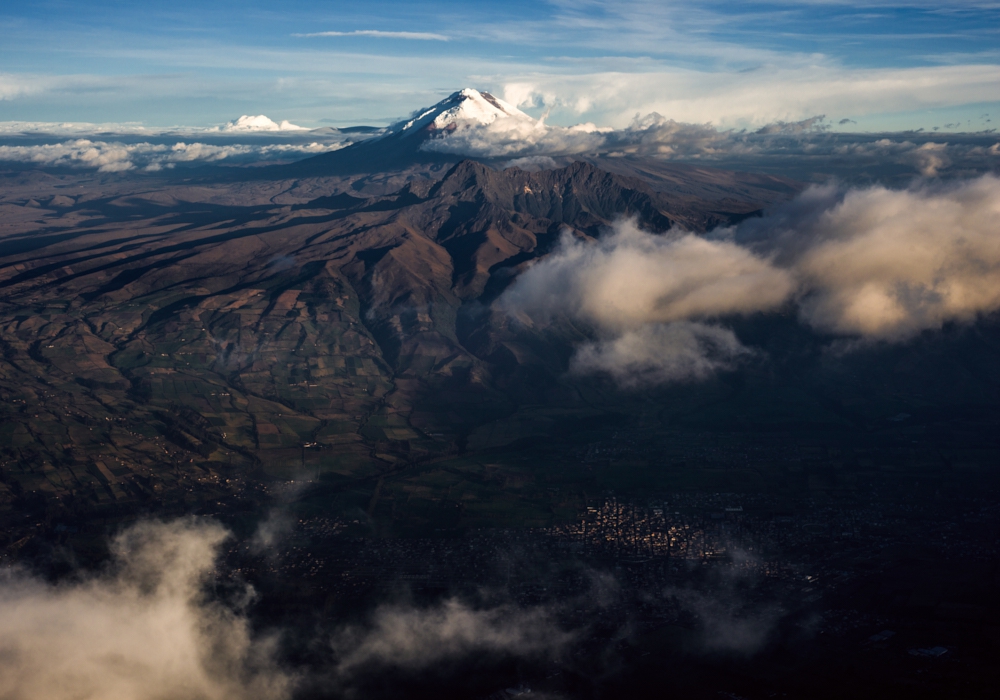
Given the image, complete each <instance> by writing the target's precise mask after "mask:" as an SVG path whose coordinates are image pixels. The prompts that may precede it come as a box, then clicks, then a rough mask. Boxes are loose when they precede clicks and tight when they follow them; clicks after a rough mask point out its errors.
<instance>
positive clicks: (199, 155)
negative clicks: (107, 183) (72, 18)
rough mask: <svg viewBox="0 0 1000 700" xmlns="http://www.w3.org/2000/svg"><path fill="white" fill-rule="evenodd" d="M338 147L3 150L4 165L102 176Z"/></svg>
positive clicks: (88, 145) (91, 145) (99, 144)
mask: <svg viewBox="0 0 1000 700" xmlns="http://www.w3.org/2000/svg"><path fill="white" fill-rule="evenodd" d="M343 145H344V144H337V143H333V144H331V143H319V142H313V143H301V144H229V145H213V144H208V143H198V142H195V143H185V142H177V143H175V144H173V145H166V144H154V143H121V142H114V141H96V140H91V139H74V140H72V141H63V142H60V143H52V144H43V145H33V146H0V161H7V162H15V163H34V164H36V165H41V166H48V167H71V168H96V169H97V170H98V171H99V172H109V173H113V172H123V171H126V170H134V169H143V170H147V171H156V170H162V169H163V168H173V167H175V166H176V165H178V164H182V163H219V162H227V163H245V162H257V161H268V160H282V159H289V158H291V159H299V158H303V157H306V156H309V155H315V154H318V153H326V152H328V151H334V150H337V149H338V148H342V147H343Z"/></svg>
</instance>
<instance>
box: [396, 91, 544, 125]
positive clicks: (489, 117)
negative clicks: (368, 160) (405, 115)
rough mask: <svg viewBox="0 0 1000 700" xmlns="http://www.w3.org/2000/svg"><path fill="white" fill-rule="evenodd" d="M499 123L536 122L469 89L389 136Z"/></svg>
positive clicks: (430, 109) (495, 99)
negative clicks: (500, 120) (497, 121)
mask: <svg viewBox="0 0 1000 700" xmlns="http://www.w3.org/2000/svg"><path fill="white" fill-rule="evenodd" d="M498 119H517V120H524V121H529V122H533V121H535V120H534V119H532V118H531V117H530V116H528V115H527V114H525V113H524V112H522V111H521V110H519V109H518V108H517V107H515V106H514V105H512V104H510V103H508V102H504V101H503V100H501V99H500V98H499V97H494V96H493V95H491V94H490V93H488V92H480V91H479V90H474V89H473V88H465V89H464V90H460V91H459V92H456V93H453V94H451V95H450V96H448V97H447V98H446V99H444V100H441V101H440V102H438V103H437V104H436V105H434V106H433V107H430V108H428V109H426V110H423V111H422V112H420V113H419V114H417V115H416V116H414V117H413V118H411V119H408V120H406V121H401V122H397V123H396V124H393V125H392V126H390V127H389V128H388V129H387V130H386V132H387V133H386V135H392V134H411V133H419V132H421V131H424V132H430V133H431V134H433V133H434V132H440V131H453V130H455V129H456V128H458V127H459V126H460V125H463V124H469V125H477V124H478V125H485V124H492V123H493V122H495V121H496V120H498Z"/></svg>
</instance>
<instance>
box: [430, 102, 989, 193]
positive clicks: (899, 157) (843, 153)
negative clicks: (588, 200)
mask: <svg viewBox="0 0 1000 700" xmlns="http://www.w3.org/2000/svg"><path fill="white" fill-rule="evenodd" d="M456 127H457V128H455V129H454V131H451V132H448V133H444V134H442V135H441V136H439V137H437V138H434V139H431V140H428V141H427V142H426V143H425V144H424V145H423V149H424V150H428V151H435V152H440V153H450V154H454V155H464V156H470V157H474V158H505V159H511V162H512V164H514V165H518V163H519V162H525V163H528V164H529V166H530V164H531V162H532V159H534V160H538V159H542V158H553V157H567V156H581V155H588V156H624V155H630V156H639V157H651V158H662V159H667V160H682V161H703V162H706V163H714V164H732V163H733V162H738V163H744V164H746V167H754V166H757V167H759V166H760V165H761V164H764V162H765V161H766V159H775V158H780V159H781V162H780V167H781V168H782V170H783V172H784V174H794V173H795V172H796V171H799V170H802V169H803V168H814V169H816V170H819V171H824V170H825V171H827V172H830V171H831V170H830V169H831V168H833V169H834V171H837V170H843V171H848V172H849V171H851V170H855V171H858V170H864V169H865V168H872V167H879V166H884V165H885V163H887V162H888V163H892V164H894V165H897V166H902V167H903V168H904V169H908V170H911V171H912V172H914V173H919V174H920V175H923V176H925V177H933V176H936V175H938V174H940V173H941V172H942V171H946V170H948V169H965V170H976V171H979V172H983V171H990V170H993V169H996V168H1000V142H998V139H997V137H996V136H995V135H993V134H990V133H983V134H979V135H978V136H975V137H968V136H964V137H958V136H954V135H953V136H951V137H950V138H951V141H952V142H949V141H948V138H947V137H945V136H944V135H934V134H919V133H910V134H906V135H896V136H894V137H892V138H890V137H887V136H880V135H876V136H871V135H865V134H843V133H833V132H830V131H829V129H828V125H827V124H826V122H825V120H824V118H823V117H810V118H807V119H804V120H802V121H798V122H781V121H779V122H771V123H769V124H766V125H765V126H762V127H760V128H758V129H756V130H753V131H747V130H739V131H737V130H734V129H719V128H716V127H715V126H713V125H712V124H690V123H683V122H679V121H675V120H674V119H668V118H666V117H664V116H662V115H661V114H658V113H655V112H654V113H651V114H648V115H646V116H645V117H638V116H636V117H635V118H633V119H632V121H631V123H630V124H628V125H627V126H626V127H624V128H621V129H612V128H610V127H598V126H595V125H594V124H590V123H588V124H579V125H576V126H572V127H562V126H553V125H549V124H547V123H546V121H545V119H544V118H543V119H539V120H527V119H526V120H515V119H498V120H496V121H494V122H492V123H490V124H481V123H478V122H473V121H471V120H470V121H467V122H464V123H457V124H456Z"/></svg>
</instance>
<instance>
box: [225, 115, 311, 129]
mask: <svg viewBox="0 0 1000 700" xmlns="http://www.w3.org/2000/svg"><path fill="white" fill-rule="evenodd" d="M222 131H308V129H306V128H305V127H304V126H296V125H295V124H292V123H291V122H289V121H287V120H284V121H282V122H281V123H280V124H278V123H277V122H274V121H272V120H270V119H268V118H267V117H265V116H264V115H263V114H258V115H257V116H255V117H251V116H249V115H246V114H244V115H243V116H242V117H240V118H239V119H237V120H236V121H231V122H229V123H227V124H226V125H225V126H224V127H222Z"/></svg>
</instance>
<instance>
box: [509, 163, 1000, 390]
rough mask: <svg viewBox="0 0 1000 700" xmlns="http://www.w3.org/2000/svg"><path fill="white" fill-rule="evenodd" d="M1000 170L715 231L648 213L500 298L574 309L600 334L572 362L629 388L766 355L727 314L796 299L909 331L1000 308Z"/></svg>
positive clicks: (544, 309)
mask: <svg viewBox="0 0 1000 700" xmlns="http://www.w3.org/2000/svg"><path fill="white" fill-rule="evenodd" d="M998 222H1000V178H997V177H995V176H992V175H985V176H982V177H979V178H975V179H970V180H963V181H958V182H954V183H947V184H940V183H938V184H935V185H927V184H924V185H919V186H914V187H911V188H909V189H899V190H891V189H888V188H885V187H882V186H874V187H867V188H856V189H849V190H846V191H845V190H839V189H838V188H836V187H835V186H823V187H813V188H810V189H808V190H806V191H805V192H804V193H803V194H802V195H800V196H799V197H798V198H797V199H796V200H794V201H792V202H790V203H788V204H787V205H785V206H784V207H781V208H779V209H777V210H775V211H774V212H772V213H771V214H770V215H768V216H765V217H762V218H759V219H750V220H747V221H745V222H743V223H742V224H740V225H739V226H737V227H733V228H731V229H728V230H726V229H724V230H720V231H716V232H714V233H713V234H711V235H710V236H708V237H706V238H703V237H698V236H695V235H692V234H689V233H685V232H675V231H672V232H668V233H667V234H663V235H655V234H651V233H647V232H644V231H642V230H640V229H638V228H637V227H636V226H635V224H634V222H631V221H626V222H619V223H618V224H616V225H615V226H614V227H613V229H612V230H611V231H609V232H608V233H607V234H606V235H605V236H604V237H603V238H602V239H601V240H599V241H584V240H580V239H576V238H573V237H572V236H570V235H569V234H565V235H564V237H563V239H562V241H561V243H560V245H559V246H558V247H557V248H556V249H555V251H553V252H552V253H550V254H549V255H548V256H547V257H545V258H542V259H541V260H540V261H538V262H537V263H535V264H534V265H533V266H531V267H529V268H528V270H526V271H525V272H524V273H522V274H521V276H520V277H519V278H518V279H517V280H515V282H514V283H513V284H512V285H511V286H510V288H509V289H508V290H507V291H506V292H505V293H504V294H503V295H502V296H501V297H500V299H499V300H498V301H497V302H496V303H497V307H498V308H500V309H501V310H503V311H505V312H506V313H507V314H508V315H510V316H512V317H514V318H517V319H520V320H521V321H522V322H523V323H525V324H534V325H541V326H544V325H545V324H548V323H550V322H552V321H553V320H555V319H557V318H558V317H560V316H562V317H566V318H569V319H571V320H573V321H575V322H578V323H579V322H582V323H584V324H585V325H587V326H589V327H590V328H591V330H592V331H593V334H594V336H595V339H594V340H592V341H589V342H587V343H584V344H581V345H580V346H579V347H578V348H577V351H576V354H575V355H574V357H573V359H572V361H571V369H572V370H574V371H576V372H580V373H592V372H600V373H606V374H609V375H610V376H612V377H613V378H614V379H616V380H617V381H618V382H619V383H620V384H622V385H623V386H643V385H648V384H652V383H662V382H669V381H679V380H684V379H692V378H694V379H697V378H702V377H704V376H706V375H708V374H710V373H711V372H713V371H715V370H718V369H725V368H730V367H732V366H734V365H735V364H737V363H738V362H739V361H740V360H741V359H745V358H746V357H747V356H748V355H750V354H752V351H751V350H749V349H747V348H745V347H743V346H742V345H741V344H740V342H739V340H738V339H737V337H736V336H735V335H734V334H733V333H732V331H731V330H729V329H727V328H725V327H724V326H722V325H719V324H720V321H723V320H724V319H725V317H727V316H731V315H734V314H748V313H752V312H767V311H771V310H775V309H778V308H779V307H781V306H783V305H785V304H789V303H794V304H796V305H797V308H798V316H799V318H800V319H801V321H802V322H803V323H805V324H807V325H809V326H811V327H813V328H815V329H817V330H818V331H821V332H823V333H829V334H834V335H840V336H847V337H855V338H862V339H867V340H874V341H886V342H900V341H905V340H907V339H909V338H911V337H913V336H914V335H916V334H917V333H920V332H922V331H927V330H934V329H940V328H941V327H942V326H943V325H944V324H946V323H949V322H972V321H974V320H975V319H977V318H978V317H979V316H981V315H983V314H988V313H991V312H994V311H997V310H1000V223H998Z"/></svg>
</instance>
